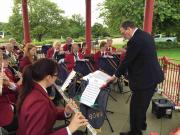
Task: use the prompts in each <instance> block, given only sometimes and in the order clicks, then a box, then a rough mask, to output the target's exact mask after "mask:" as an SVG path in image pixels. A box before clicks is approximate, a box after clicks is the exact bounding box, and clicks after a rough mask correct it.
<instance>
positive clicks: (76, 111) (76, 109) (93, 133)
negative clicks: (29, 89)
mask: <svg viewBox="0 0 180 135" xmlns="http://www.w3.org/2000/svg"><path fill="white" fill-rule="evenodd" d="M54 86H55V88H56V89H57V90H58V91H59V93H60V94H61V96H62V97H63V99H64V100H65V102H66V103H69V102H70V99H69V98H68V97H67V96H66V95H65V94H64V92H63V90H62V89H61V87H59V86H57V85H56V84H54ZM70 107H71V109H72V110H73V111H74V112H75V113H78V112H80V111H79V109H78V108H74V107H72V106H70ZM87 128H88V130H89V131H90V132H91V133H92V135H97V132H96V130H95V129H94V128H93V127H92V126H91V125H90V124H89V123H88V125H87Z"/></svg>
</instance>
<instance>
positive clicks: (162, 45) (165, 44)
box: [156, 42, 180, 49]
mask: <svg viewBox="0 0 180 135" xmlns="http://www.w3.org/2000/svg"><path fill="white" fill-rule="evenodd" d="M156 48H157V49H170V48H180V42H157V43H156Z"/></svg>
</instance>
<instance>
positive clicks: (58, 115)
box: [17, 83, 68, 135]
mask: <svg viewBox="0 0 180 135" xmlns="http://www.w3.org/2000/svg"><path fill="white" fill-rule="evenodd" d="M64 118H65V116H64V110H63V109H60V108H56V107H55V105H54V104H53V102H52V101H51V100H50V99H49V96H48V94H47V93H46V92H45V90H44V89H43V88H42V87H41V86H40V85H39V84H37V83H36V84H35V86H34V88H33V90H32V91H31V93H30V94H29V95H28V96H27V97H26V99H25V100H24V102H23V105H22V107H21V110H20V113H19V115H18V122H19V127H18V130H17V135H68V133H67V130H66V128H62V129H59V130H57V131H55V132H53V125H54V123H55V121H56V120H57V119H64Z"/></svg>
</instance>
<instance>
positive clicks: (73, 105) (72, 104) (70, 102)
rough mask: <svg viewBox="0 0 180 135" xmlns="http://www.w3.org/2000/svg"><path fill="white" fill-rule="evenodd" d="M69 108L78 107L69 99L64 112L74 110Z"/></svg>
mask: <svg viewBox="0 0 180 135" xmlns="http://www.w3.org/2000/svg"><path fill="white" fill-rule="evenodd" d="M71 108H73V109H77V108H78V106H77V105H76V103H75V101H74V100H72V99H70V101H69V103H68V104H67V105H66V107H65V113H67V114H68V113H73V112H74V111H73V110H72V109H71Z"/></svg>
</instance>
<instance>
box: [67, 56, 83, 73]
mask: <svg viewBox="0 0 180 135" xmlns="http://www.w3.org/2000/svg"><path fill="white" fill-rule="evenodd" d="M78 57H79V59H83V55H82V54H81V53H78ZM64 61H65V62H66V63H67V69H68V71H69V72H71V70H72V69H73V68H74V65H75V61H74V54H73V53H70V54H66V55H65V60H64Z"/></svg>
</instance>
